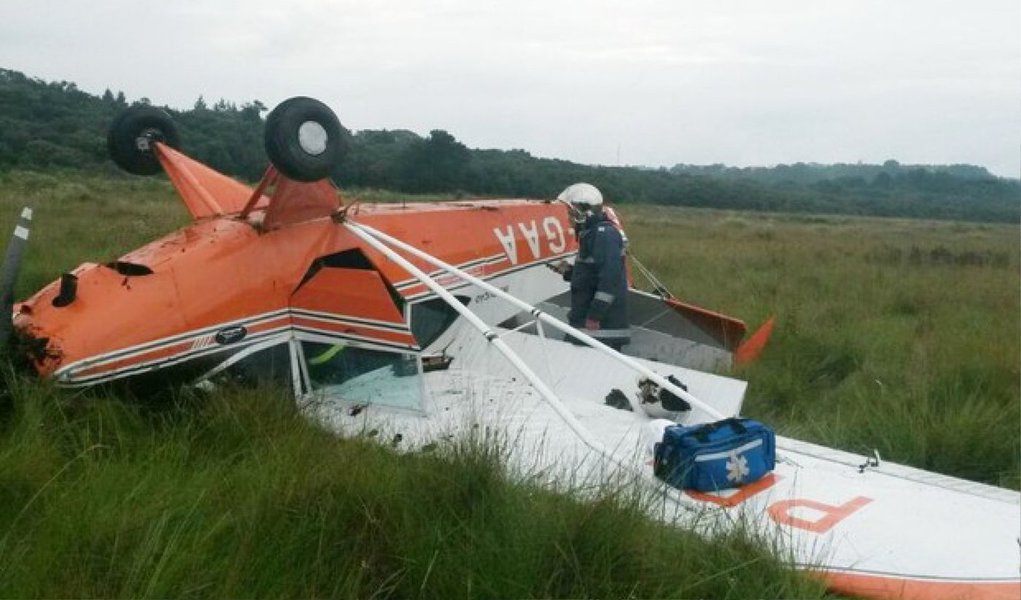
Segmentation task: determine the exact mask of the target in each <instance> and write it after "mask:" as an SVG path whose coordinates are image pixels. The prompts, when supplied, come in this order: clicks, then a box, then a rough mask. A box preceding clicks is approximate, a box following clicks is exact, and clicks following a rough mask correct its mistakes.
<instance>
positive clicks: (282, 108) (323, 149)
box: [266, 96, 345, 181]
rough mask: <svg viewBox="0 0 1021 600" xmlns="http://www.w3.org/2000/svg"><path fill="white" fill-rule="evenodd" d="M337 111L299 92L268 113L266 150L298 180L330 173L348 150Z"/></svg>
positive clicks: (292, 177) (321, 177)
mask: <svg viewBox="0 0 1021 600" xmlns="http://www.w3.org/2000/svg"><path fill="white" fill-rule="evenodd" d="M341 136H342V128H341V125H340V121H339V120H337V115H336V114H334V112H333V111H332V110H330V107H329V106H326V105H325V104H323V103H322V102H320V101H318V100H315V99H313V98H306V97H304V96H297V97H295V98H291V99H289V100H284V101H283V102H281V103H280V104H278V105H277V107H276V108H274V109H273V111H272V112H270V113H269V116H267V117H266V154H267V155H268V156H269V160H270V161H271V162H272V163H273V166H274V167H276V169H277V170H278V171H280V172H281V173H283V174H284V175H286V176H287V177H290V178H291V179H296V180H298V181H318V180H320V179H324V178H326V177H328V176H329V174H330V171H332V170H333V167H334V166H336V164H337V162H338V161H339V160H340V157H341V155H342V154H343V152H344V150H345V147H344V146H345V144H344V140H343V138H342V137H341Z"/></svg>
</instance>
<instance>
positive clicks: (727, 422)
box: [691, 417, 748, 444]
mask: <svg viewBox="0 0 1021 600" xmlns="http://www.w3.org/2000/svg"><path fill="white" fill-rule="evenodd" d="M725 426H729V427H731V428H733V430H734V431H736V432H737V433H738V434H745V433H748V428H747V427H745V426H744V423H742V422H741V419H740V418H739V417H730V418H729V419H723V420H722V421H716V422H715V423H706V424H705V425H703V426H701V427H699V428H698V429H696V430H695V431H692V432H691V434H692V435H693V436H695V439H697V440H698V441H700V442H702V443H703V444H704V443H705V442H708V441H709V434H710V433H712V432H714V431H716V430H717V429H720V428H721V427H725Z"/></svg>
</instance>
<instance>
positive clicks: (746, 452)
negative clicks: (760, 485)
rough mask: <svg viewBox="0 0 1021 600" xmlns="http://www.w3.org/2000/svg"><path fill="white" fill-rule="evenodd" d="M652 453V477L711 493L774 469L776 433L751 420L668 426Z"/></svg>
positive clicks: (750, 480) (748, 480)
mask: <svg viewBox="0 0 1021 600" xmlns="http://www.w3.org/2000/svg"><path fill="white" fill-rule="evenodd" d="M654 454H655V460H654V462H653V471H654V472H655V474H656V477H659V478H660V479H662V480H663V481H665V482H667V483H668V484H670V485H672V486H673V487H676V488H681V489H685V490H697V491H700V492H714V491H717V490H723V489H727V488H735V487H741V486H742V485H745V484H748V483H752V482H753V481H757V480H759V479H761V478H762V477H763V476H764V475H766V474H767V473H769V472H770V471H772V470H773V467H775V466H776V436H775V434H774V433H773V430H772V429H770V428H769V427H767V426H766V425H763V424H762V423H760V422H758V421H754V420H752V419H740V418H731V419H724V420H722V421H717V422H715V423H706V424H702V425H692V426H690V427H685V426H683V425H671V426H670V427H667V428H666V430H665V431H664V432H663V440H662V441H661V442H659V443H657V444H656V445H655V447H654Z"/></svg>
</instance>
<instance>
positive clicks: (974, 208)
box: [0, 69, 1021, 222]
mask: <svg viewBox="0 0 1021 600" xmlns="http://www.w3.org/2000/svg"><path fill="white" fill-rule="evenodd" d="M131 104H151V101H150V100H149V99H147V98H139V99H137V100H134V101H129V100H128V99H127V98H125V96H124V93H123V92H117V93H114V92H112V91H111V90H109V89H108V90H106V91H105V92H104V93H103V94H102V95H100V96H96V95H92V94H89V93H86V92H84V91H82V90H79V89H78V87H77V86H76V85H75V84H74V83H71V82H66V81H59V82H46V81H43V80H41V79H38V78H32V77H29V76H26V75H24V74H23V73H19V72H17V71H12V70H6V69H0V171H2V170H11V169H23V170H52V169H88V170H93V171H94V170H100V171H107V172H110V173H111V174H112V173H114V172H115V171H116V168H115V167H114V166H113V163H112V162H111V161H110V160H109V159H108V157H107V152H106V130H107V127H108V125H109V123H110V122H111V121H112V120H113V118H114V116H115V115H116V114H117V113H118V112H119V111H121V110H123V109H124V108H126V107H128V106H129V105H131ZM163 108H165V110H167V112H168V113H170V114H171V116H172V117H173V118H174V119H175V121H176V123H177V125H178V128H179V129H180V132H181V138H182V140H183V141H182V145H183V150H184V151H185V152H187V153H188V154H189V155H191V156H192V157H194V158H196V159H198V160H200V161H202V162H204V163H206V164H209V165H210V166H212V167H214V168H216V169H217V170H220V171H222V172H224V173H227V174H229V175H232V176H235V177H238V178H239V179H243V180H247V181H255V180H257V179H259V177H260V176H261V175H262V173H263V172H264V171H265V168H266V164H267V158H266V155H265V151H264V149H263V143H262V135H263V123H264V113H265V112H266V111H267V107H266V106H265V105H264V104H263V103H262V102H260V101H258V100H251V101H248V102H244V103H242V104H240V105H238V104H236V103H234V102H230V101H227V100H223V99H220V100H218V101H216V102H213V103H209V102H208V101H207V100H205V99H204V98H203V97H199V98H198V99H197V100H196V101H195V104H194V106H192V108H190V109H187V110H177V109H171V108H167V107H163ZM344 135H345V136H346V137H347V140H346V141H347V146H348V152H347V153H346V154H345V156H344V158H343V159H342V160H341V161H340V162H339V164H338V165H337V166H336V168H335V170H334V173H333V176H334V179H335V180H336V181H337V182H338V183H339V184H340V185H341V186H344V187H363V188H364V187H371V188H383V189H390V190H394V191H398V192H407V193H450V194H463V195H470V196H500V197H531V198H549V197H553V196H555V195H556V194H557V193H559V192H560V190H562V189H563V188H564V187H566V186H567V185H569V184H571V183H574V182H577V181H588V182H590V183H592V184H594V185H596V186H598V187H599V188H600V189H601V190H603V192H604V194H605V195H606V196H607V198H609V199H610V200H611V201H613V202H616V203H630V202H642V203H655V204H666V205H674V206H696V207H712V208H723V209H737V210H747V209H750V210H761V211H776V212H811V213H835V214H858V215H879V216H891V217H918V218H937V219H955V220H969V221H1005V222H1018V221H1019V220H1021V182H1019V181H1018V180H1013V179H1004V178H998V177H995V176H993V175H991V174H990V173H989V172H988V171H987V170H986V169H984V168H982V167H977V166H974V165H943V166H933V165H902V164H900V163H898V162H897V161H895V160H888V161H886V162H885V163H883V164H881V165H867V164H851V165H847V164H838V165H819V164H812V163H797V164H794V165H779V166H776V167H746V168H738V167H728V166H726V165H720V164H716V165H707V166H697V165H683V164H679V165H675V166H673V167H670V168H655V169H653V168H642V167H611V166H594V165H583V164H578V163H574V162H570V161H566V160H557V159H545V158H537V157H534V156H532V155H530V154H529V153H528V152H527V151H525V150H491V149H469V148H467V147H466V146H465V145H464V144H462V143H461V142H459V141H458V140H457V139H456V138H455V137H454V136H453V135H451V134H450V133H448V132H447V131H445V130H442V129H434V130H433V131H431V132H429V134H428V135H425V136H422V135H419V134H417V133H414V132H412V131H407V130H403V129H395V130H361V131H355V132H352V131H347V130H345V131H344Z"/></svg>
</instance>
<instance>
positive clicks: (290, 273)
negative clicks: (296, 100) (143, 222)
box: [15, 200, 576, 385]
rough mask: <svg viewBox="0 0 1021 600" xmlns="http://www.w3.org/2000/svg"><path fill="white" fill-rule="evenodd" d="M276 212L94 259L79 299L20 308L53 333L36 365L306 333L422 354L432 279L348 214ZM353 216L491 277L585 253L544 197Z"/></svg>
mask: <svg viewBox="0 0 1021 600" xmlns="http://www.w3.org/2000/svg"><path fill="white" fill-rule="evenodd" d="M264 212H265V211H264V210H263V209H260V210H256V211H253V212H251V213H250V214H249V215H247V216H246V217H245V218H242V217H240V216H239V215H238V214H237V213H235V214H231V215H226V216H217V217H209V218H206V219H201V220H199V221H197V222H195V223H193V224H192V225H190V226H188V227H185V228H183V229H181V230H179V231H177V232H175V233H172V234H170V235H168V236H166V237H164V238H162V239H160V240H157V241H155V242H152V243H150V244H148V245H146V246H143V247H142V248H139V249H137V250H135V251H132V252H130V253H128V254H126V255H125V256H123V257H121V258H120V259H119V260H118V261H116V262H115V263H108V264H95V263H85V264H83V265H81V266H79V267H78V268H77V269H75V270H74V271H73V272H72V274H73V275H75V276H76V277H77V279H78V286H77V295H76V297H75V299H74V301H73V302H71V303H70V304H69V305H67V306H63V307H58V306H55V305H54V303H53V300H54V298H55V297H56V296H57V295H58V291H59V282H53V283H52V284H50V285H48V286H47V287H45V288H43V289H42V290H41V291H39V292H38V293H36V294H35V295H34V296H32V297H31V298H29V299H28V300H26V301H25V302H23V303H21V304H20V305H18V306H17V307H16V314H15V327H16V329H17V330H18V331H19V332H20V333H21V334H22V335H23V336H27V337H30V338H32V339H35V340H39V342H37V344H36V345H37V346H42V345H43V344H42V343H41V340H45V351H41V352H36V354H35V357H34V364H35V367H36V369H37V370H38V371H39V372H40V374H42V375H44V376H53V377H55V378H56V379H57V380H58V381H59V382H61V383H64V384H68V385H87V384H91V383H97V382H101V381H107V380H111V379H117V378H122V377H127V376H131V375H134V374H138V373H146V372H152V371H155V370H159V369H162V368H164V367H168V366H173V365H179V364H182V363H185V362H187V361H190V360H192V359H198V358H208V357H210V356H213V357H215V356H222V355H224V354H229V352H228V351H229V350H231V349H232V348H236V347H240V346H239V344H241V345H243V344H250V343H255V342H256V341H258V340H260V339H265V338H266V337H267V336H273V335H280V334H281V333H286V332H287V331H290V330H294V329H300V330H303V331H312V332H315V333H317V334H319V335H324V336H328V337H329V336H334V335H336V336H339V337H338V339H340V338H345V339H349V340H350V339H364V340H366V341H370V342H377V343H379V344H384V345H388V346H389V347H394V348H403V349H406V350H410V351H415V350H418V349H419V345H418V340H416V339H415V337H414V335H413V334H412V332H411V329H410V328H409V326H408V323H407V318H406V317H407V312H406V311H405V310H404V308H405V306H406V305H407V303H408V302H409V301H414V300H416V299H420V298H422V297H425V296H428V290H427V289H426V288H425V286H424V285H422V284H421V283H419V282H417V281H414V280H412V279H411V277H410V275H408V274H407V273H406V272H404V270H403V269H401V268H400V267H398V266H397V265H395V264H393V263H392V262H390V261H389V260H387V259H386V258H385V257H384V256H383V255H381V254H380V253H378V252H377V251H375V250H373V249H372V248H371V247H368V246H366V245H365V244H364V243H363V242H361V241H360V240H359V239H358V238H357V237H356V236H354V235H353V234H352V233H351V232H350V231H349V230H348V229H347V228H346V227H345V226H344V223H343V222H342V221H343V220H342V219H340V218H337V217H331V216H325V217H319V218H313V219H311V220H306V221H301V222H296V223H289V224H284V225H282V226H279V227H277V228H275V229H272V230H269V231H266V230H265V228H264V227H261V226H260V224H261V223H262V220H263V219H265V214H264ZM344 218H346V219H350V220H351V221H354V222H359V223H364V224H366V225H370V226H372V227H374V228H376V229H378V230H380V231H383V232H385V233H388V234H390V235H393V236H395V237H399V238H400V239H402V240H404V241H406V242H408V243H410V244H412V245H415V246H417V247H418V248H421V249H424V250H426V251H427V252H429V253H431V254H433V255H434V256H436V257H438V258H440V259H442V260H444V261H446V262H448V263H451V264H454V265H459V266H462V268H465V269H466V270H468V271H470V272H471V273H472V274H474V275H477V276H481V277H484V278H491V277H495V276H499V275H501V274H503V273H509V272H512V271H515V270H518V269H520V268H523V267H526V266H528V265H535V264H538V263H542V262H549V261H553V260H560V259H561V258H562V257H565V256H569V255H570V254H572V253H573V252H574V251H575V250H576V242H575V240H574V236H573V233H572V231H571V228H570V221H569V218H568V214H567V211H566V209H565V207H564V206H562V205H559V204H551V203H545V202H537V201H527V200H504V201H474V202H455V203H436V204H407V205H402V204H379V205H355V206H354V207H349V208H348V211H347V214H346V216H345V217H344ZM366 261H367V264H366ZM413 262H414V263H415V264H416V265H417V266H419V267H420V268H422V269H423V270H424V271H426V272H434V271H435V269H434V268H432V267H430V266H429V265H426V264H424V263H423V262H421V261H418V260H414V259H413ZM324 265H326V266H327V267H329V268H321V267H323V266H324Z"/></svg>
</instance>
